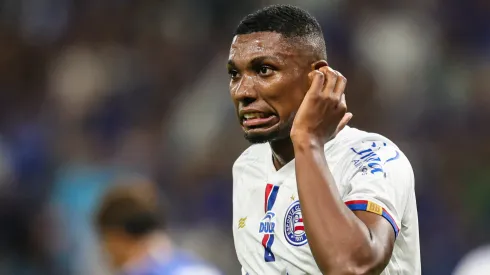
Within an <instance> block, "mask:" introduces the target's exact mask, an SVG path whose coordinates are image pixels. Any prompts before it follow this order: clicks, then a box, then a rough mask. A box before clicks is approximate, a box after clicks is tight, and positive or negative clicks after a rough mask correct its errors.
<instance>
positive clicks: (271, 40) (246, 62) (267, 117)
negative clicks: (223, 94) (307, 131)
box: [228, 32, 314, 143]
mask: <svg viewBox="0 0 490 275" xmlns="http://www.w3.org/2000/svg"><path fill="white" fill-rule="evenodd" d="M313 61H314V60H312V58H311V53H309V52H306V51H302V50H301V49H300V47H298V44H297V42H293V41H292V40H291V39H288V38H284V37H283V36H282V35H281V34H279V33H275V32H256V33H251V34H243V35H237V36H235V38H234V39H233V42H232V44H231V49H230V55H229V60H228V72H229V74H230V78H231V80H230V94H231V97H232V99H233V102H234V104H235V108H236V111H237V115H238V118H239V121H240V124H241V126H242V129H243V131H244V132H245V138H246V139H247V140H248V141H250V142H252V143H262V142H269V141H274V140H278V139H284V138H288V137H289V133H290V130H291V127H292V124H293V120H294V116H295V114H296V111H297V110H298V108H299V106H300V105H301V102H302V100H303V98H304V96H305V94H306V91H307V90H308V88H309V79H308V73H309V72H311V70H312V63H313Z"/></svg>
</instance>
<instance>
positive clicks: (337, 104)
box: [291, 67, 352, 145]
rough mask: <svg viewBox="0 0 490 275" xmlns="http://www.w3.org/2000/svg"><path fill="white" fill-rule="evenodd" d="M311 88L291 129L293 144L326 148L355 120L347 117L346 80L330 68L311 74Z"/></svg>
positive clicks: (348, 115) (350, 116)
mask: <svg viewBox="0 0 490 275" xmlns="http://www.w3.org/2000/svg"><path fill="white" fill-rule="evenodd" d="M308 77H310V80H311V87H310V89H309V90H308V92H307V93H306V95H305V98H304V99H303V102H302V103H301V106H300V107H299V109H298V112H297V114H296V117H295V119H294V122H293V127H292V129H291V139H292V140H293V142H297V141H300V140H304V139H307V140H309V141H310V142H311V141H313V142H315V143H316V142H318V143H319V144H321V145H323V144H325V143H326V142H327V141H329V140H330V139H332V138H334V137H335V135H336V134H337V133H338V132H339V131H340V130H342V129H343V128H344V127H345V125H347V123H348V122H349V121H350V119H351V118H352V114H351V113H347V104H346V102H345V95H344V90H345V86H346V84H347V79H346V78H345V77H344V76H343V75H342V74H340V73H339V72H337V71H334V70H332V68H330V67H322V68H320V69H319V70H315V71H312V72H311V73H310V74H309V75H308Z"/></svg>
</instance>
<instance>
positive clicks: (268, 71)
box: [259, 66, 272, 75]
mask: <svg viewBox="0 0 490 275" xmlns="http://www.w3.org/2000/svg"><path fill="white" fill-rule="evenodd" d="M271 73H272V69H271V68H270V67H268V66H262V67H260V69H259V74H261V75H269V74H271Z"/></svg>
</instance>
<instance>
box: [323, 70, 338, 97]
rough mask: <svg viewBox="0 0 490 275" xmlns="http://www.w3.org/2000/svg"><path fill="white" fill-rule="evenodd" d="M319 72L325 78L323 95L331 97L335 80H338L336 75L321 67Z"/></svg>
mask: <svg viewBox="0 0 490 275" xmlns="http://www.w3.org/2000/svg"><path fill="white" fill-rule="evenodd" d="M320 70H321V71H322V72H323V73H324V74H325V76H326V77H327V83H326V84H325V87H324V88H323V94H324V95H325V96H331V95H333V92H334V89H335V86H336V83H337V79H338V74H337V72H336V71H334V70H333V69H332V68H330V67H327V66H325V67H322V68H320Z"/></svg>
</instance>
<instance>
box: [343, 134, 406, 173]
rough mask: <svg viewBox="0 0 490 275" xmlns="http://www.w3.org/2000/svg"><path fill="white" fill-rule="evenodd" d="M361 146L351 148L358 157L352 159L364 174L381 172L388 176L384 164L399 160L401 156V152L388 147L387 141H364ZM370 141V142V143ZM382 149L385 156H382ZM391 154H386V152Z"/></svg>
mask: <svg viewBox="0 0 490 275" xmlns="http://www.w3.org/2000/svg"><path fill="white" fill-rule="evenodd" d="M363 143H364V144H363V146H361V148H354V147H352V148H350V149H351V150H352V152H354V153H355V154H356V155H357V156H358V157H357V158H356V159H354V160H353V161H352V163H353V164H354V166H355V167H357V168H358V169H359V171H361V173H362V174H363V175H367V174H368V172H369V173H370V174H376V173H381V174H382V175H384V176H385V177H386V173H385V171H384V165H385V164H386V163H388V162H391V161H394V160H397V159H399V158H400V152H398V150H395V149H393V148H391V147H388V146H387V144H386V142H377V141H370V142H363ZM369 143H370V144H369ZM381 149H383V150H384V151H383V152H384V154H383V155H384V156H383V157H382V156H380V154H379V152H378V151H380V150H381ZM387 153H388V154H390V155H389V156H385V155H386V154H387Z"/></svg>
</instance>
